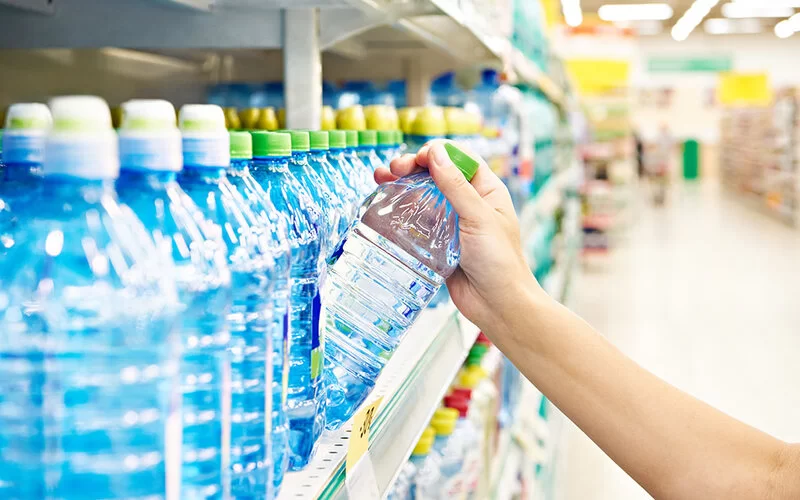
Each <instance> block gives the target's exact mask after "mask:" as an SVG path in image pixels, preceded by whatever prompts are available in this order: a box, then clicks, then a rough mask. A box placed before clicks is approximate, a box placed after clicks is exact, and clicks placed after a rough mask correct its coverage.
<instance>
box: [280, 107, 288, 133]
mask: <svg viewBox="0 0 800 500" xmlns="http://www.w3.org/2000/svg"><path fill="white" fill-rule="evenodd" d="M285 128H286V110H285V109H283V108H281V109H279V110H278V129H281V130H283V129H285Z"/></svg>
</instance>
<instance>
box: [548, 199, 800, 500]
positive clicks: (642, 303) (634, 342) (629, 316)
mask: <svg viewBox="0 0 800 500" xmlns="http://www.w3.org/2000/svg"><path fill="white" fill-rule="evenodd" d="M624 239H625V241H624V242H621V243H620V244H619V245H617V247H616V249H615V250H614V251H613V253H612V254H611V255H610V256H609V257H608V260H607V262H606V263H605V265H603V266H596V267H593V268H591V269H589V270H587V271H584V272H582V273H580V274H579V275H578V276H576V278H575V282H574V283H573V285H572V286H571V296H570V298H569V305H570V307H571V308H572V309H573V310H575V311H576V312H577V313H579V314H580V315H582V316H583V317H584V318H585V319H586V320H587V321H589V322H590V323H591V324H592V325H594V326H595V327H596V328H597V329H598V330H600V331H601V332H602V333H604V334H605V335H606V336H607V337H608V338H609V339H610V340H611V341H612V342H613V343H614V344H616V345H617V346H618V347H619V348H620V349H622V350H623V351H624V352H625V353H626V354H628V355H629V356H631V357H633V358H634V359H635V360H636V361H637V362H639V363H640V364H642V365H643V366H644V367H646V368H647V369H649V370H651V371H653V372H654V373H656V374H657V375H659V376H660V377H663V378H664V379H666V380H667V381H668V382H670V383H672V384H674V385H676V386H678V387H680V388H681V389H683V390H685V391H688V392H689V393H691V394H693V395H694V396H696V397H698V398H700V399H703V400H705V401H707V402H709V403H710V404H712V405H714V406H716V407H718V408H720V409H721V410H723V411H725V412H727V413H729V414H731V415H733V416H735V417H737V418H739V419H741V420H743V421H745V422H747V423H749V424H751V425H754V426H756V427H758V428H760V429H762V430H764V431H766V432H769V433H771V434H773V435H775V436H778V437H780V438H782V439H786V440H792V441H800V426H798V422H800V391H798V390H797V384H798V381H800V363H798V361H797V358H798V356H800V329H798V326H797V325H798V324H800V303H799V302H798V301H799V300H800V232H798V231H797V230H793V229H791V228H788V227H787V226H784V225H782V224H780V223H778V222H775V221H773V220H771V219H769V218H768V217H766V216H764V215H761V214H758V213H755V212H753V211H752V210H750V209H747V208H745V207H743V206H742V205H740V204H738V203H736V202H735V201H734V200H732V199H731V198H730V197H729V195H724V194H720V193H719V191H718V190H717V189H715V188H713V187H703V188H700V187H699V186H691V187H687V188H684V189H682V190H681V191H680V192H676V193H674V197H673V200H672V203H671V204H670V205H669V206H667V207H666V208H664V209H654V208H653V207H652V206H650V205H649V204H644V203H643V204H642V210H641V211H640V214H639V220H638V222H637V223H636V224H635V225H634V226H633V227H632V228H631V229H630V230H629V231H628V233H627V235H626V236H625V238H624ZM561 442H562V443H563V446H562V448H561V449H560V452H559V459H558V460H559V466H558V468H557V469H558V471H559V472H558V473H557V476H558V478H557V480H556V481H557V483H556V484H558V487H557V494H556V498H557V499H559V500H629V499H640V498H648V495H647V494H646V493H645V492H644V491H643V490H642V489H641V488H639V487H638V485H636V484H635V483H634V482H633V481H632V480H631V479H630V478H628V477H627V476H626V475H625V474H624V473H623V472H622V471H621V470H620V469H619V468H618V467H617V466H616V465H615V464H614V463H613V462H612V461H611V460H610V459H608V458H607V457H606V456H605V455H604V454H603V453H602V452H601V451H600V450H599V449H598V448H597V447H596V446H595V445H594V444H593V443H592V442H591V441H589V440H588V438H586V437H585V436H584V435H583V434H581V433H580V431H578V430H577V428H575V427H574V426H573V425H572V424H571V423H568V424H567V425H566V426H565V427H564V432H563V434H562V439H561Z"/></svg>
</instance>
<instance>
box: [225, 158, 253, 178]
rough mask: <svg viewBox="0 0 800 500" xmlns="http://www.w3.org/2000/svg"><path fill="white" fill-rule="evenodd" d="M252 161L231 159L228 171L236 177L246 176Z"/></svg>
mask: <svg viewBox="0 0 800 500" xmlns="http://www.w3.org/2000/svg"><path fill="white" fill-rule="evenodd" d="M251 163H252V160H251V159H249V158H241V159H240V158H235V159H231V166H230V167H228V171H229V172H231V173H233V174H236V175H246V174H247V173H248V172H249V171H250V164H251Z"/></svg>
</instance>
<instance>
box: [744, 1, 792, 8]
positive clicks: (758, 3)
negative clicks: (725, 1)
mask: <svg viewBox="0 0 800 500" xmlns="http://www.w3.org/2000/svg"><path fill="white" fill-rule="evenodd" d="M733 3H735V4H736V5H748V6H750V7H768V8H779V7H784V8H785V7H788V8H790V9H800V0H772V1H770V2H768V3H766V2H765V0H733Z"/></svg>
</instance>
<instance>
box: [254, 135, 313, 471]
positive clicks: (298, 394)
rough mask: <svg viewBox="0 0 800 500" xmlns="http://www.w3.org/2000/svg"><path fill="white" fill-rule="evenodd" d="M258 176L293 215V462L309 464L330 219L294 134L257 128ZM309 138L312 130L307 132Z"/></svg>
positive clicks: (278, 204)
mask: <svg viewBox="0 0 800 500" xmlns="http://www.w3.org/2000/svg"><path fill="white" fill-rule="evenodd" d="M252 135H253V176H254V177H255V179H256V180H257V181H258V182H259V184H261V185H262V186H263V187H264V189H265V190H266V191H267V193H268V194H269V197H270V200H271V201H272V203H273V204H274V205H275V207H276V208H277V209H278V210H280V211H281V212H283V213H284V214H286V215H287V216H288V218H289V243H290V245H291V249H292V250H291V251H292V259H291V278H290V280H289V283H290V291H291V299H290V302H291V312H290V326H289V338H290V342H289V346H290V351H289V360H290V361H289V362H290V368H289V381H288V413H289V423H290V437H289V445H290V456H291V467H292V468H293V469H299V468H302V467H303V466H305V465H306V464H308V462H309V461H310V459H311V457H312V455H313V454H314V450H315V448H316V443H317V440H318V439H319V436H320V434H321V433H322V429H323V427H324V426H325V406H324V403H325V387H324V386H323V385H322V382H323V381H322V377H321V375H322V360H323V357H324V352H325V351H324V348H325V345H324V338H323V336H322V332H321V330H320V319H321V314H322V301H321V298H320V289H319V286H320V281H321V279H322V274H323V273H322V270H323V269H324V268H323V265H324V262H323V259H322V256H323V254H324V250H325V246H324V242H323V240H322V238H321V236H320V235H324V234H325V231H326V229H325V227H326V221H325V219H324V218H323V215H322V212H321V209H320V207H319V205H317V204H316V202H315V201H314V199H313V198H312V196H311V194H310V193H309V192H308V191H307V190H306V189H305V187H303V185H302V184H300V182H299V181H298V180H297V178H295V176H294V174H293V173H292V172H291V171H290V169H291V168H294V167H292V166H291V164H290V158H291V155H292V139H291V137H290V135H289V134H285V133H270V132H253V134H252ZM305 136H306V138H307V137H308V133H307V132H306V133H305Z"/></svg>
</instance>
